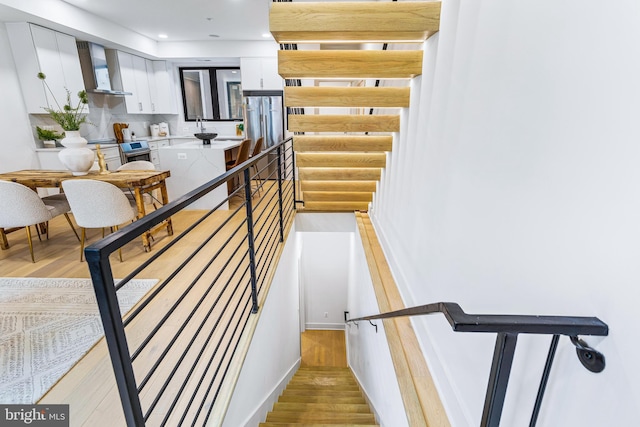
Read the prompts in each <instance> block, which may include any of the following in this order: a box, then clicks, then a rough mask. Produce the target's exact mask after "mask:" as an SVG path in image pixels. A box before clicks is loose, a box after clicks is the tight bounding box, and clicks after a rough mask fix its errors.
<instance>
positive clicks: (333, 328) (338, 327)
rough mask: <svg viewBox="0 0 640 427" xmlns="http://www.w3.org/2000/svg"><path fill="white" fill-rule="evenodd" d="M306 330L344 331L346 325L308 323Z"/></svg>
mask: <svg viewBox="0 0 640 427" xmlns="http://www.w3.org/2000/svg"><path fill="white" fill-rule="evenodd" d="M305 329H315V330H331V331H344V323H306V324H305Z"/></svg>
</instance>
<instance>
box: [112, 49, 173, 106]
mask: <svg viewBox="0 0 640 427" xmlns="http://www.w3.org/2000/svg"><path fill="white" fill-rule="evenodd" d="M107 62H109V64H110V65H112V66H114V67H115V71H116V72H115V73H114V75H113V76H112V83H113V87H114V88H116V89H118V90H123V91H125V92H131V93H132V95H127V96H125V97H124V99H125V105H126V108H127V113H129V114H176V107H175V100H174V99H173V98H174V97H173V91H172V85H171V79H170V75H169V72H168V71H167V66H166V62H165V61H151V60H149V59H144V58H142V57H140V56H136V55H131V54H129V53H126V52H121V51H113V50H107Z"/></svg>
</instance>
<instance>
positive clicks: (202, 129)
mask: <svg viewBox="0 0 640 427" xmlns="http://www.w3.org/2000/svg"><path fill="white" fill-rule="evenodd" d="M198 123H200V126H199V127H200V132H201V133H204V131H205V128H204V123H203V122H202V118H201V117H200V116H196V129H197V128H198Z"/></svg>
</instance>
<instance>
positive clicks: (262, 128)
mask: <svg viewBox="0 0 640 427" xmlns="http://www.w3.org/2000/svg"><path fill="white" fill-rule="evenodd" d="M243 105H244V132H245V138H249V139H251V140H252V143H251V144H252V145H251V152H253V145H255V143H256V141H257V140H258V138H260V137H263V138H264V140H263V144H262V150H263V151H264V150H267V149H269V148H271V147H273V146H274V145H276V144H277V143H278V142H280V141H282V140H283V139H284V114H283V110H284V105H283V102H282V92H281V91H245V92H244V100H243ZM276 157H277V154H276V153H270V154H269V155H268V156H267V159H266V160H264V161H261V162H259V163H258V169H259V170H262V169H263V168H265V167H266V165H267V161H268V162H269V167H268V168H267V169H266V170H265V172H266V173H265V172H262V173H261V176H262V178H267V176H266V175H269V176H268V178H270V179H275V177H276V176H275V173H273V171H274V170H276V169H277V167H278V165H277V160H276Z"/></svg>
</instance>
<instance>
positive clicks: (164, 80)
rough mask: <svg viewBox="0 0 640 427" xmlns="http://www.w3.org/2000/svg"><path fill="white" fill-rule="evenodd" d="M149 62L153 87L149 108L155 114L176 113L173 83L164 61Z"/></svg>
mask: <svg viewBox="0 0 640 427" xmlns="http://www.w3.org/2000/svg"><path fill="white" fill-rule="evenodd" d="M150 62H151V67H152V69H153V85H154V87H155V88H154V87H152V89H151V109H152V110H153V112H154V113H155V114H178V107H177V105H176V97H175V96H174V92H173V88H174V86H175V85H174V84H173V78H172V77H171V72H170V69H168V68H167V63H166V61H150ZM150 82H151V80H150ZM150 86H151V84H150Z"/></svg>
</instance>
